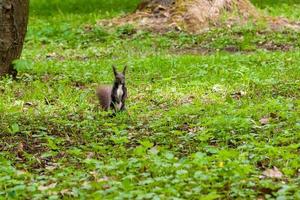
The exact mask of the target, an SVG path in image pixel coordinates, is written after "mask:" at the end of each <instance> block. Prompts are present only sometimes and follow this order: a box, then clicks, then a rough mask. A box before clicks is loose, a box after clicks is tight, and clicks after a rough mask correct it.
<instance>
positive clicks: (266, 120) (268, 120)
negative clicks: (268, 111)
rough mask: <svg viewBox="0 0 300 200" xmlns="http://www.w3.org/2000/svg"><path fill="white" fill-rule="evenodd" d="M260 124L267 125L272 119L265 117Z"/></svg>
mask: <svg viewBox="0 0 300 200" xmlns="http://www.w3.org/2000/svg"><path fill="white" fill-rule="evenodd" d="M259 122H260V123H261V125H267V124H269V122H270V118H269V117H263V118H261V119H260V120H259Z"/></svg>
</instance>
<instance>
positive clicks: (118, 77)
mask: <svg viewBox="0 0 300 200" xmlns="http://www.w3.org/2000/svg"><path fill="white" fill-rule="evenodd" d="M112 67H113V71H114V75H115V82H116V83H117V84H125V72H126V69H127V65H125V67H124V69H123V72H117V69H116V67H115V66H114V65H113V66H112Z"/></svg>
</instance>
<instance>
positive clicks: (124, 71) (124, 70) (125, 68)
mask: <svg viewBox="0 0 300 200" xmlns="http://www.w3.org/2000/svg"><path fill="white" fill-rule="evenodd" d="M126 70H127V65H125V67H124V69H123V74H124V75H125V73H126Z"/></svg>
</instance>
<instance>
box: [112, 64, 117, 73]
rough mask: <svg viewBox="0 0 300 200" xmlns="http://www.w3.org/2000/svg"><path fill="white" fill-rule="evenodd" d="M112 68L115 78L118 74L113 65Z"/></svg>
mask: <svg viewBox="0 0 300 200" xmlns="http://www.w3.org/2000/svg"><path fill="white" fill-rule="evenodd" d="M112 68H113V71H114V75H115V76H117V74H118V72H117V69H116V66H115V65H113V66H112Z"/></svg>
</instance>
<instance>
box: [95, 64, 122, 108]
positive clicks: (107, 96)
mask: <svg viewBox="0 0 300 200" xmlns="http://www.w3.org/2000/svg"><path fill="white" fill-rule="evenodd" d="M126 69H127V66H125V67H124V69H123V72H122V73H120V72H117V70H116V67H115V66H113V72H114V76H115V80H114V84H113V86H108V85H101V86H99V87H98V88H97V90H96V95H97V97H98V99H99V101H100V105H101V107H102V109H104V110H106V111H107V110H109V109H112V110H113V111H114V112H118V111H123V110H125V100H126V98H127V88H126V85H125V72H126Z"/></svg>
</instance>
